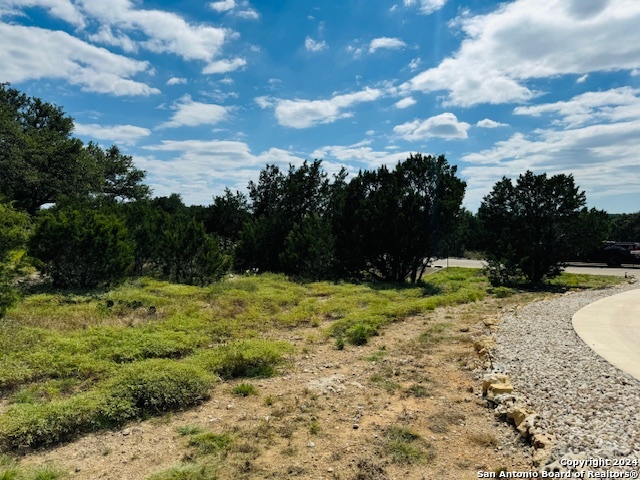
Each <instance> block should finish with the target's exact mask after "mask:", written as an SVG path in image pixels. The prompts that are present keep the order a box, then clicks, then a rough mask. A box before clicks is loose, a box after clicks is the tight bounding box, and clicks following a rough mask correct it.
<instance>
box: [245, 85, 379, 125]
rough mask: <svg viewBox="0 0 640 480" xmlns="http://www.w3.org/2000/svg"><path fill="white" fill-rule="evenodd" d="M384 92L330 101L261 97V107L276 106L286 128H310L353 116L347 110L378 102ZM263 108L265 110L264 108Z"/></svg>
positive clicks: (369, 91)
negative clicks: (354, 106) (355, 106)
mask: <svg viewBox="0 0 640 480" xmlns="http://www.w3.org/2000/svg"><path fill="white" fill-rule="evenodd" d="M381 95H382V92H381V91H380V90H378V89H374V88H365V89H364V90H361V91H359V92H355V93H348V94H345V95H336V96H334V97H332V98H331V99H329V100H279V99H266V98H265V97H260V98H261V100H260V101H259V100H258V99H256V101H258V102H259V105H260V106H263V105H264V107H267V106H269V103H271V104H275V115H276V119H277V120H278V123H279V124H280V125H282V126H285V127H292V128H308V127H312V126H314V125H318V124H322V123H332V122H335V121H336V120H338V119H340V118H347V117H350V116H352V113H351V112H349V111H347V109H348V108H349V107H351V106H353V105H356V104H358V103H362V102H372V101H374V100H377V99H378V98H380V96H381ZM264 107H263V108H264Z"/></svg>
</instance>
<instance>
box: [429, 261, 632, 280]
mask: <svg viewBox="0 0 640 480" xmlns="http://www.w3.org/2000/svg"><path fill="white" fill-rule="evenodd" d="M447 262H448V265H449V266H450V267H467V268H482V267H484V262H483V261H481V260H468V259H465V258H449V259H448V260H447V259H443V260H436V261H434V262H433V263H432V264H431V265H432V266H434V267H446V266H447ZM565 271H566V272H568V273H585V274H588V275H614V276H617V277H629V276H635V277H636V278H640V265H623V266H622V267H615V268H612V267H607V266H606V265H604V264H597V263H595V264H594V263H584V264H580V263H573V264H570V265H569V266H568V267H567V268H565Z"/></svg>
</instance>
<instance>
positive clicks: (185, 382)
mask: <svg viewBox="0 0 640 480" xmlns="http://www.w3.org/2000/svg"><path fill="white" fill-rule="evenodd" d="M620 281H623V279H613V278H608V277H600V278H598V279H591V278H587V277H577V276H575V275H574V276H571V275H567V276H565V277H563V278H561V279H559V280H558V282H556V284H564V285H566V286H569V287H578V286H583V287H593V286H604V285H607V284H613V283H616V282H620ZM549 294H550V293H545V292H537V293H522V292H521V293H518V292H513V291H510V290H508V289H496V290H492V289H490V288H489V286H488V284H487V282H486V279H485V278H484V277H483V276H482V275H481V274H480V272H479V271H477V270H471V269H454V268H452V269H448V270H446V271H442V272H438V273H437V274H434V275H431V276H429V277H428V281H427V282H425V283H424V284H421V285H419V286H415V287H409V286H407V287H404V288H398V287H394V286H389V285H380V284H362V285H352V284H346V283H339V284H333V283H328V282H316V283H308V284H296V283H292V282H289V281H287V280H286V279H285V278H284V277H281V276H275V275H261V276H252V277H237V278H231V279H227V280H225V281H223V282H221V283H218V284H216V285H214V286H212V287H210V288H196V287H185V286H178V285H171V284H167V283H161V282H157V281H154V280H149V279H141V280H138V281H135V282H132V283H129V284H127V285H125V286H123V287H120V288H118V289H115V290H112V291H109V292H76V293H73V294H71V293H68V292H67V293H55V292H41V293H32V294H29V295H27V296H26V297H25V298H24V300H23V301H22V303H20V304H19V305H18V306H17V307H16V308H14V310H13V311H11V312H9V314H8V316H7V318H5V319H4V320H3V321H2V324H1V327H0V328H1V330H2V331H1V332H0V342H1V343H2V345H0V352H1V353H0V357H1V358H0V360H1V361H0V388H1V392H2V394H1V397H0V398H1V400H0V448H1V449H2V450H3V451H4V452H6V453H11V454H16V453H18V454H21V455H20V456H18V457H14V458H11V457H4V459H2V460H0V478H2V479H13V478H16V479H18V478H24V479H34V480H35V479H56V478H83V479H94V478H95V479H98V478H102V479H113V480H116V479H139V480H145V479H149V480H151V479H152V480H171V479H191V480H198V479H211V478H248V479H249V478H288V477H291V476H297V477H299V478H341V479H376V478H378V479H384V478H400V477H403V478H416V479H418V478H476V474H475V471H476V470H478V469H485V470H495V469H499V468H506V469H515V470H527V469H529V468H530V458H529V454H528V447H527V446H526V445H522V444H520V443H519V441H518V440H517V438H516V436H515V435H514V434H513V433H512V432H511V430H510V429H509V428H507V427H505V426H501V425H497V424H495V422H494V420H493V416H492V414H491V412H489V411H487V410H486V409H485V408H484V407H482V406H480V405H478V404H477V403H476V400H477V392H478V387H479V385H478V384H477V382H476V381H475V380H474V379H473V377H472V373H471V372H472V370H473V368H475V367H476V366H477V365H478V362H479V359H478V358H477V357H476V355H475V353H474V350H473V347H472V343H471V341H472V335H474V334H479V333H481V330H482V329H483V328H484V325H483V323H482V320H483V319H486V318H487V317H495V316H497V315H499V314H500V312H501V311H504V309H513V308H517V307H518V305H520V304H522V303H525V302H529V301H532V300H534V299H536V298H539V297H540V296H543V295H549ZM3 474H4V477H3V476H2V475H3Z"/></svg>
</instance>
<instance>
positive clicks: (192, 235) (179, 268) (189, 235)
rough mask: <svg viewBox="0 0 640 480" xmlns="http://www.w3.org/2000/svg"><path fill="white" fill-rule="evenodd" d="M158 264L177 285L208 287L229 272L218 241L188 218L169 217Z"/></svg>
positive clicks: (198, 223)
mask: <svg viewBox="0 0 640 480" xmlns="http://www.w3.org/2000/svg"><path fill="white" fill-rule="evenodd" d="M160 241H161V246H160V258H158V259H157V260H158V263H159V265H160V267H161V269H162V273H163V276H164V277H165V278H168V279H169V280H170V281H172V282H175V283H185V284H187V285H201V286H202V285H208V284H210V283H212V282H213V281H215V280H218V279H220V278H221V277H222V276H223V275H224V274H225V272H226V271H227V269H228V261H227V259H226V258H225V257H224V256H223V255H222V254H221V253H220V249H219V247H218V241H217V239H216V238H215V237H213V236H211V235H208V234H207V232H206V231H205V229H204V225H203V224H202V223H201V222H198V221H197V220H196V219H194V218H190V217H187V216H165V219H164V225H163V232H162V237H161V239H160Z"/></svg>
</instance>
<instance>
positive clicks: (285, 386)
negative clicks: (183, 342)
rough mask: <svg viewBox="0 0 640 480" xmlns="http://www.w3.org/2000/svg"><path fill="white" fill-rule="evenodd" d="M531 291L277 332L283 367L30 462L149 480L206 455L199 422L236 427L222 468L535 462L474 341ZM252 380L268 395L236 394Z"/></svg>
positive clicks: (463, 472)
mask: <svg viewBox="0 0 640 480" xmlns="http://www.w3.org/2000/svg"><path fill="white" fill-rule="evenodd" d="M528 300H531V297H530V296H526V297H524V296H521V295H516V296H514V297H511V298H508V299H493V298H492V299H488V300H485V301H483V302H476V303H474V304H469V305H462V306H458V307H451V308H443V309H438V310H435V311H432V312H429V313H427V314H423V315H418V316H414V317H410V318H407V319H405V320H403V321H401V322H397V323H394V324H392V325H390V326H388V327H386V328H385V329H384V330H383V332H382V334H381V335H380V336H377V337H373V338H372V339H371V340H370V342H369V343H368V344H367V345H364V346H361V347H354V346H350V345H347V346H345V347H344V349H343V350H339V349H337V348H336V344H335V342H334V340H333V339H331V338H328V337H326V336H325V335H323V330H322V328H323V327H326V326H328V325H329V324H330V322H329V321H327V323H326V325H319V326H317V327H308V328H297V329H291V330H286V331H279V332H273V336H274V337H276V336H277V337H279V338H282V339H284V340H288V341H290V342H291V343H293V344H294V345H296V346H297V347H298V353H297V354H296V355H294V356H292V357H291V359H290V363H289V365H288V367H286V368H285V369H284V370H283V371H282V373H281V374H280V375H279V376H276V377H273V378H268V379H250V380H247V379H244V380H242V381H232V382H220V383H218V384H217V385H216V387H215V388H214V390H213V392H212V398H211V400H209V401H207V402H205V403H204V404H202V405H200V406H198V407H196V408H193V409H191V410H189V411H185V412H179V413H175V414H170V415H166V416H164V417H160V418H154V419H150V420H146V421H141V422H136V423H132V424H129V425H127V426H126V428H124V429H122V430H119V431H111V432H103V433H97V434H91V435H87V436H85V437H83V438H81V439H79V440H77V441H75V442H73V443H69V444H66V445H62V446H59V447H57V448H53V449H49V450H44V451H38V452H34V453H31V454H29V455H27V456H26V457H24V458H22V459H21V463H22V464H25V465H26V464H31V465H33V464H38V465H42V464H49V463H51V464H53V465H55V466H56V467H58V468H60V469H62V470H64V471H66V472H67V473H68V478H71V479H75V478H78V479H87V480H92V479H106V480H144V479H146V478H148V477H149V476H150V475H152V474H154V473H156V472H159V471H162V470H164V469H167V468H170V467H172V466H175V465H177V464H180V463H181V462H186V463H189V462H190V461H198V459H199V457H198V455H199V453H198V451H197V449H196V448H194V447H193V446H189V435H185V434H184V433H185V430H189V429H192V430H194V431H196V430H197V431H201V432H213V433H218V434H220V433H228V434H230V435H231V436H232V438H233V444H232V446H231V447H230V448H229V449H228V450H227V451H226V453H225V455H224V457H222V458H221V459H220V460H219V463H218V464H217V466H216V469H215V470H216V475H217V478H221V479H231V478H233V479H241V478H246V479H255V478H272V479H273V478H290V477H294V478H296V477H297V478H313V479H322V478H326V479H374V480H375V479H400V478H402V479H404V480H410V479H423V478H424V479H435V478H438V479H471V478H477V473H476V472H477V470H488V471H493V470H497V469H500V468H505V469H507V470H516V471H528V470H531V469H532V463H531V452H530V448H529V447H528V446H527V445H525V444H524V443H522V442H521V441H520V439H519V437H518V436H517V434H516V433H515V432H514V431H513V429H512V428H511V427H509V426H507V425H504V424H502V423H499V422H497V421H496V420H495V418H494V415H493V413H492V412H491V411H490V410H488V409H487V408H486V407H484V406H483V405H481V404H480V403H481V402H479V401H478V400H479V392H480V382H479V381H478V380H476V379H474V375H473V370H474V368H476V367H477V366H478V365H479V364H480V362H481V360H480V359H479V358H478V356H477V354H476V353H475V351H474V348H473V344H472V341H471V340H472V335H474V334H479V333H480V331H479V328H480V327H479V326H478V324H480V325H483V323H482V320H483V318H486V317H487V316H495V315H498V314H499V313H500V312H501V311H502V310H504V309H512V308H517V304H518V303H523V302H525V301H528ZM483 328H485V327H484V325H483ZM240 383H251V384H252V385H254V386H255V388H256V390H257V394H250V395H247V396H240V395H237V394H234V393H233V392H232V389H233V387H234V386H236V385H238V384H240ZM181 427H182V430H181V431H179V429H180V428H181ZM181 433H182V435H181ZM176 478H178V477H176ZM179 478H183V477H179ZM184 478H187V477H184Z"/></svg>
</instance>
